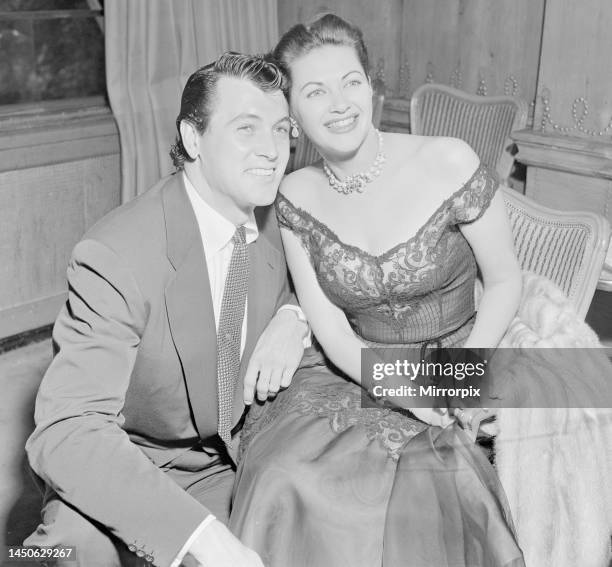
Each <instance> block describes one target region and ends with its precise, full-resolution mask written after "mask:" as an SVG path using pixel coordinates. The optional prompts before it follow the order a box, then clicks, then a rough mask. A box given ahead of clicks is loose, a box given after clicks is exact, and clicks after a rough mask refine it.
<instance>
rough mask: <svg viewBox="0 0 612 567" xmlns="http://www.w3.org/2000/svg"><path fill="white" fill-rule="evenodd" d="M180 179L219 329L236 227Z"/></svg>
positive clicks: (249, 230) (252, 225) (249, 238)
mask: <svg viewBox="0 0 612 567" xmlns="http://www.w3.org/2000/svg"><path fill="white" fill-rule="evenodd" d="M180 175H182V176H183V181H184V183H185V188H186V189H187V196H188V197H189V201H190V202H191V206H192V207H193V212H194V213H195V216H196V220H197V223H198V227H199V229H200V234H201V236H202V244H203V246H204V258H205V260H206V266H207V268H208V279H209V282H210V293H211V296H212V303H213V311H214V314H215V326H216V328H217V330H218V329H219V314H220V313H221V303H222V302H223V290H224V289H225V280H226V279H227V272H228V270H229V265H230V260H231V258H232V252H233V250H234V243H233V241H232V238H233V236H234V233H235V232H236V225H234V223H232V222H230V221H229V220H227V219H226V218H225V217H224V216H223V215H221V214H220V213H218V212H217V211H216V210H215V209H213V208H212V207H211V206H210V205H209V204H208V203H207V202H206V201H204V199H202V197H201V196H200V195H199V193H198V192H197V190H196V188H195V187H194V186H193V184H192V183H191V181H189V179H188V177H187V175H186V174H185V172H182V173H181V174H180ZM244 228H245V237H246V242H247V244H251V242H254V241H255V240H256V239H257V237H258V236H259V230H258V229H257V223H256V222H255V215H254V214H253V213H251V215H250V217H249V219H248V220H247V222H246V223H244ZM247 307H248V299H247V301H246V303H245V307H244V319H243V321H242V335H241V339H240V354H242V353H243V351H244V345H245V342H246V331H247ZM281 309H291V310H295V311H296V312H298V313H299V314H300V318H301V319H302V320H305V318H304V314H303V313H302V310H301V309H300V307H298V306H297V305H283V306H282V307H280V308H279V311H280V310H281ZM310 343H311V340H310V333H307V334H306V337H305V339H304V346H305V347H308V346H310ZM214 519H215V516H213V515H212V514H209V515H208V516H207V517H206V518H205V519H204V521H203V522H202V523H201V524H200V525H199V526H198V527H197V528H196V529H195V531H194V532H193V533H192V534H191V536H190V537H189V539H188V540H187V541H186V542H185V545H183V547H182V548H181V550H180V552H179V554H178V555H177V556H176V558H175V559H174V561H173V562H172V564H171V565H170V567H178V566H179V565H180V563H181V561H182V560H183V557H184V556H185V554H186V553H187V551H188V550H189V548H190V547H191V544H192V543H193V542H194V541H195V540H196V539H197V537H198V536H199V535H200V534H201V533H202V531H203V530H204V528H205V527H206V526H208V525H209V524H210V523H211V522H212V521H213V520H214Z"/></svg>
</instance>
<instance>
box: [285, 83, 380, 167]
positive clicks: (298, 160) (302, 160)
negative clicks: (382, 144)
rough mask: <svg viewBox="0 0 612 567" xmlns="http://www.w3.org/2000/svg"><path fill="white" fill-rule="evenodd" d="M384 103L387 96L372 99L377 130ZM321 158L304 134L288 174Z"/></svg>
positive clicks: (298, 142)
mask: <svg viewBox="0 0 612 567" xmlns="http://www.w3.org/2000/svg"><path fill="white" fill-rule="evenodd" d="M384 102H385V95H382V94H374V96H373V98H372V124H374V126H376V128H378V126H379V125H380V121H381V118H382V111H383V104H384ZM320 157H321V156H320V155H319V152H318V151H317V149H316V148H315V147H314V146H313V145H312V143H311V142H310V140H309V139H308V138H307V137H306V135H305V134H304V133H302V134H301V135H300V137H299V138H298V139H297V141H296V144H295V153H294V154H293V159H292V160H291V162H290V164H289V167H287V173H290V172H292V171H295V170H296V169H301V168H302V167H306V166H307V165H310V164H311V163H314V162H315V161H317V160H318V159H319V158H320Z"/></svg>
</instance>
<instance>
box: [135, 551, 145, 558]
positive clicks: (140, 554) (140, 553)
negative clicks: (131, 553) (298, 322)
mask: <svg viewBox="0 0 612 567" xmlns="http://www.w3.org/2000/svg"><path fill="white" fill-rule="evenodd" d="M136 555H138V557H144V555H145V552H144V551H143V550H142V549H139V550H138V551H137V552H136Z"/></svg>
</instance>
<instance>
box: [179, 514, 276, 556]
mask: <svg viewBox="0 0 612 567" xmlns="http://www.w3.org/2000/svg"><path fill="white" fill-rule="evenodd" d="M187 554H188V555H191V558H193V559H195V561H196V563H197V565H199V566H202V567H264V564H263V563H262V561H261V559H260V557H259V555H257V553H255V552H254V551H253V550H252V549H249V548H248V547H247V546H246V545H243V544H242V542H241V541H240V540H239V539H238V538H237V537H236V536H234V535H233V534H232V533H231V532H230V531H229V530H228V529H227V527H226V526H225V525H224V524H222V523H221V522H220V521H219V520H213V521H212V522H211V523H210V524H209V525H208V526H206V527H205V528H204V530H203V531H202V533H201V534H200V535H199V536H198V538H197V539H196V540H195V541H194V542H193V544H192V545H191V547H190V548H189V551H188V552H187Z"/></svg>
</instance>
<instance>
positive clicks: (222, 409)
mask: <svg viewBox="0 0 612 567" xmlns="http://www.w3.org/2000/svg"><path fill="white" fill-rule="evenodd" d="M232 241H233V243H234V250H233V251H232V258H231V260H230V264H229V268H228V271H227V278H226V280H225V287H224V289H223V301H222V302H221V313H220V314H219V330H218V331H217V392H218V394H217V399H218V409H219V421H218V424H217V431H218V433H219V437H221V439H222V440H223V441H224V443H225V444H226V445H230V444H231V440H232V437H231V428H232V406H233V399H234V386H235V384H236V380H237V379H238V372H239V370H240V340H241V337H242V321H243V319H244V307H245V303H246V297H247V287H248V281H249V255H248V248H247V244H246V239H245V231H244V226H239V227H238V228H237V229H236V232H235V233H234V236H233V237H232Z"/></svg>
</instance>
